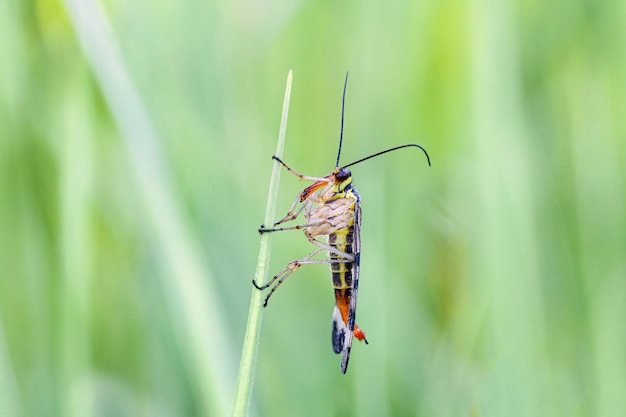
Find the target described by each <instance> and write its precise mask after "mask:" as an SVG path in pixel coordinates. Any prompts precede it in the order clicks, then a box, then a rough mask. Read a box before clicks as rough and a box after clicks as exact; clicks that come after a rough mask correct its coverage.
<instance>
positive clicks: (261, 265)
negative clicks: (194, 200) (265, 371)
mask: <svg viewBox="0 0 626 417" xmlns="http://www.w3.org/2000/svg"><path fill="white" fill-rule="evenodd" d="M291 80H292V72H291V71H289V75H287V87H286V88H285V100H284V101H283V112H282V116H281V119H280V130H279V132H278V144H277V145H276V153H275V155H276V156H278V157H279V158H282V157H283V149H284V147H285V133H286V131H287V116H288V114H289V98H290V96H291ZM280 171H281V166H280V164H278V162H276V161H274V167H273V168H272V178H271V179H270V189H269V193H268V197H267V207H266V209H265V220H264V223H263V224H271V223H272V222H273V219H274V218H275V217H274V214H275V213H276V197H277V196H278V183H279V181H280ZM271 244H272V234H271V233H265V234H263V235H261V244H260V248H259V258H258V263H257V268H256V272H255V274H254V279H255V280H256V282H257V283H259V284H263V283H264V282H267V265H268V263H269V258H270V250H271ZM251 288H252V298H251V299H250V312H249V314H248V327H247V329H246V335H245V337H244V340H243V349H242V352H241V363H240V364H239V376H238V377H237V387H236V389H235V398H234V400H233V410H232V414H231V415H232V417H243V416H246V415H247V414H248V405H249V404H250V396H251V393H252V384H253V383H254V370H255V365H256V363H255V362H256V354H257V347H258V340H259V334H260V332H261V319H262V313H263V307H262V300H263V296H264V294H263V292H261V291H258V290H256V289H255V288H253V287H251Z"/></svg>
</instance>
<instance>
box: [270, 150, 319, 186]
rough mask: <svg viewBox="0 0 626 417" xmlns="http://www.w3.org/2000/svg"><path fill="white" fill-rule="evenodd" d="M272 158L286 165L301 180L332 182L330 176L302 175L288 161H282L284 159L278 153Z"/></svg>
mask: <svg viewBox="0 0 626 417" xmlns="http://www.w3.org/2000/svg"><path fill="white" fill-rule="evenodd" d="M272 159H273V160H275V161H277V162H278V163H280V164H281V165H282V166H284V167H285V168H287V171H289V172H291V173H292V174H293V175H295V176H296V177H298V178H300V179H301V180H307V181H323V182H331V180H329V179H328V178H319V177H310V176H308V175H302V174H299V173H297V172H296V171H294V170H293V169H291V168H290V167H289V165H287V164H286V163H284V162H283V161H282V159H280V158H279V157H277V156H276V155H274V156H272Z"/></svg>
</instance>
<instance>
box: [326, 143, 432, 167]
mask: <svg viewBox="0 0 626 417" xmlns="http://www.w3.org/2000/svg"><path fill="white" fill-rule="evenodd" d="M409 146H415V147H417V148H420V149H421V150H422V151H423V152H424V154H425V155H426V160H428V166H430V156H428V152H426V149H424V148H422V147H421V146H420V145H417V144H415V143H408V144H406V145H401V146H396V147H395V148H391V149H387V150H384V151H380V152H377V153H375V154H373V155H370V156H366V157H365V158H362V159H359V160H358V161H355V162H352V163H350V164H348V165H344V166H343V168H348V167H351V166H352V165H356V164H358V163H360V162H363V161H367V160H368V159H371V158H374V157H377V156H379V155H382V154H384V153H387V152H391V151H395V150H398V149H402V148H408V147H409ZM337 163H339V158H337Z"/></svg>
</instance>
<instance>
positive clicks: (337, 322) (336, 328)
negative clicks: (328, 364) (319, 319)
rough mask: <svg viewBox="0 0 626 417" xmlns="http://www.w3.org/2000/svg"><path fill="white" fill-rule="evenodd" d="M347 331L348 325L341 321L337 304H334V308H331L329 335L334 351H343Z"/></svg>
mask: <svg viewBox="0 0 626 417" xmlns="http://www.w3.org/2000/svg"><path fill="white" fill-rule="evenodd" d="M347 332H348V326H346V323H344V322H343V318H341V312H340V311H339V307H337V305H336V304H335V309H334V310H333V331H332V335H331V336H332V342H333V351H334V352H335V353H341V352H342V351H343V346H344V342H345V340H346V333H347Z"/></svg>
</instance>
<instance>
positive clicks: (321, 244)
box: [304, 222, 356, 263]
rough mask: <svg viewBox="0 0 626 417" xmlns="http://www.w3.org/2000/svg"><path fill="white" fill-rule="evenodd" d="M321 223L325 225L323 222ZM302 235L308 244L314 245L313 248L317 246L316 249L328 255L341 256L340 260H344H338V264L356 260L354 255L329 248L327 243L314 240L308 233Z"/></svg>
mask: <svg viewBox="0 0 626 417" xmlns="http://www.w3.org/2000/svg"><path fill="white" fill-rule="evenodd" d="M323 223H325V222H323ZM304 235H305V236H306V238H307V239H308V240H309V242H311V243H312V244H314V245H315V246H317V247H318V248H321V249H323V250H327V251H328V252H330V253H334V254H335V255H337V256H341V257H342V258H344V259H340V260H339V263H343V262H354V261H355V259H356V258H355V256H354V254H352V253H347V252H344V251H340V250H339V249H337V248H335V247H333V246H330V245H329V244H327V243H324V242H320V241H319V240H317V239H315V238H314V237H313V235H311V234H310V233H308V232H305V233H304Z"/></svg>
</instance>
